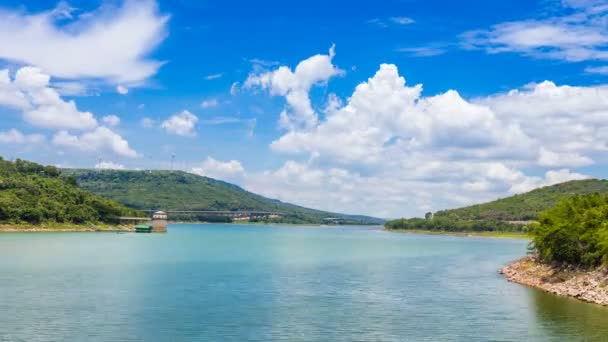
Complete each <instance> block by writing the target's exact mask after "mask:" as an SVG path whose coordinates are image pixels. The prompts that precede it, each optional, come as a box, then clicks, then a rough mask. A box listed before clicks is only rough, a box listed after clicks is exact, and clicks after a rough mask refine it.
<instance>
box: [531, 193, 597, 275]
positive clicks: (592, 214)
mask: <svg viewBox="0 0 608 342" xmlns="http://www.w3.org/2000/svg"><path fill="white" fill-rule="evenodd" d="M531 233H532V237H533V239H532V243H531V245H530V248H531V249H532V250H533V251H535V252H537V253H538V256H539V258H540V260H541V261H543V262H550V263H553V262H557V263H567V264H572V265H577V266H583V267H593V266H598V265H600V264H602V263H603V264H608V195H602V194H588V195H576V196H573V197H570V198H565V199H563V200H562V201H560V202H559V203H558V204H557V205H556V206H555V207H554V208H552V209H549V210H547V211H545V212H544V213H542V214H541V216H540V223H539V224H538V225H537V226H536V227H534V229H533V230H532V232H531Z"/></svg>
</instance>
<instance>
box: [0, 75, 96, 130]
mask: <svg viewBox="0 0 608 342" xmlns="http://www.w3.org/2000/svg"><path fill="white" fill-rule="evenodd" d="M49 81H50V76H49V75H47V74H45V73H43V72H42V71H41V70H40V69H38V68H34V67H22V68H20V69H19V70H17V72H16V73H15V78H14V80H11V79H10V76H9V73H8V70H2V71H0V105H4V106H7V107H11V108H15V109H18V110H21V112H22V113H23V118H24V119H25V121H27V122H28V123H30V124H32V125H34V126H38V127H43V128H52V129H80V130H84V129H91V128H94V127H95V126H97V120H96V119H95V117H94V116H93V114H92V113H90V112H83V111H79V110H78V108H77V107H76V103H75V102H74V101H65V100H63V99H62V98H61V96H60V95H59V93H58V92H57V90H56V89H54V88H52V87H50V86H49Z"/></svg>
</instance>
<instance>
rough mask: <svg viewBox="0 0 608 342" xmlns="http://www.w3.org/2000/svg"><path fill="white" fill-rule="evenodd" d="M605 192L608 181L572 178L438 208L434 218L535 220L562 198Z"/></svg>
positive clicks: (607, 187) (607, 188) (606, 191)
mask: <svg viewBox="0 0 608 342" xmlns="http://www.w3.org/2000/svg"><path fill="white" fill-rule="evenodd" d="M593 193H599V194H608V180H600V179H586V180H575V181H569V182H565V183H560V184H556V185H551V186H546V187H542V188H538V189H535V190H532V191H530V192H527V193H524V194H519V195H514V196H510V197H506V198H502V199H498V200H496V201H492V202H488V203H483V204H478V205H472V206H468V207H464V208H458V209H451V210H442V211H438V212H436V213H435V215H434V217H442V218H448V219H450V220H452V221H457V220H460V221H471V220H477V221H480V220H481V221H536V220H538V218H539V216H540V213H541V212H543V211H545V210H547V209H550V208H553V207H554V206H555V205H556V204H557V203H558V202H559V201H560V200H561V199H562V198H564V197H571V196H574V195H585V194H593Z"/></svg>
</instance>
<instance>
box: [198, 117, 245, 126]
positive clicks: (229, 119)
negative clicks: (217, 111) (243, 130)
mask: <svg viewBox="0 0 608 342" xmlns="http://www.w3.org/2000/svg"><path fill="white" fill-rule="evenodd" d="M241 121H242V120H241V119H239V118H235V117H232V116H216V117H214V118H211V119H204V120H201V123H202V124H205V125H223V124H228V123H238V122H241Z"/></svg>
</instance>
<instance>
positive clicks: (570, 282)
mask: <svg viewBox="0 0 608 342" xmlns="http://www.w3.org/2000/svg"><path fill="white" fill-rule="evenodd" d="M500 273H501V274H503V275H504V276H505V278H507V280H509V281H511V282H515V283H518V284H522V285H526V286H531V287H536V288H538V289H541V290H543V291H546V292H549V293H552V294H555V295H558V296H567V297H573V298H576V299H579V300H582V301H585V302H589V303H595V304H600V305H608V269H606V268H598V269H595V270H583V269H578V268H575V267H554V266H551V265H547V264H543V263H541V262H539V261H538V260H537V259H536V258H535V257H534V256H527V257H524V258H521V259H519V260H516V261H514V262H512V263H511V264H509V265H507V266H505V267H504V268H503V269H501V270H500Z"/></svg>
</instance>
